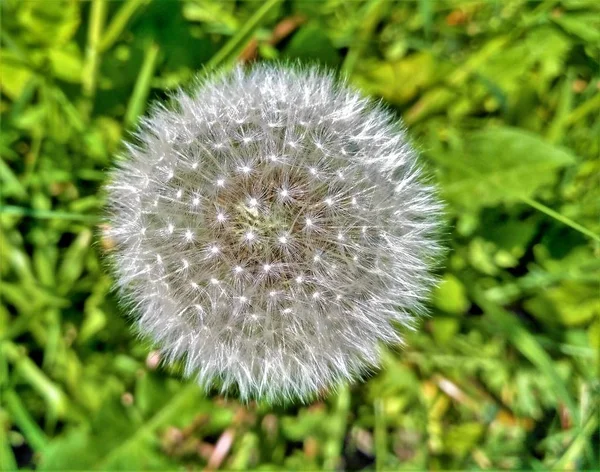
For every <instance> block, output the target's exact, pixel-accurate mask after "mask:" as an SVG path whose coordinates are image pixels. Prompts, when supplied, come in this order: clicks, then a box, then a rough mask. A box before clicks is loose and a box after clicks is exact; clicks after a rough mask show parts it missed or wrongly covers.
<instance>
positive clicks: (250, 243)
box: [107, 65, 440, 400]
mask: <svg viewBox="0 0 600 472" xmlns="http://www.w3.org/2000/svg"><path fill="white" fill-rule="evenodd" d="M137 137H138V140H139V142H138V143H137V144H136V145H132V144H130V145H128V147H127V156H125V157H126V158H125V159H123V160H122V161H121V162H120V163H119V165H118V168H117V169H116V170H115V171H114V172H113V174H112V179H111V182H110V184H109V185H108V187H107V188H108V202H109V223H110V229H109V236H110V237H111V238H112V239H113V240H114V242H115V245H116V246H115V249H114V255H113V260H114V264H115V267H116V274H117V282H118V285H119V286H120V287H121V288H122V289H123V290H124V292H125V293H126V294H127V297H128V299H129V300H130V301H131V302H132V305H133V307H132V312H133V313H134V316H135V317H136V319H137V323H138V328H139V331H140V333H142V334H143V335H148V336H150V337H151V338H152V339H153V340H154V341H155V342H157V343H158V344H159V345H160V346H161V348H162V350H163V352H164V353H165V355H166V358H167V359H168V360H175V359H183V360H184V363H185V373H186V375H190V376H191V375H194V376H196V377H197V378H198V380H199V382H200V383H201V384H202V385H204V386H206V387H208V386H213V385H216V386H218V387H219V388H220V389H222V391H229V390H230V389H231V388H236V389H238V391H239V395H240V397H242V398H243V399H248V398H266V399H268V400H281V399H285V398H299V399H308V398H310V397H312V396H313V395H314V394H316V393H318V392H319V391H323V390H325V389H328V388H331V387H333V386H335V385H336V384H337V383H339V382H341V381H346V380H351V379H354V378H357V377H359V376H361V375H362V374H364V373H365V372H367V371H368V370H369V369H370V368H372V367H374V366H377V364H378V362H379V343H381V342H383V343H397V342H399V341H401V340H402V339H401V334H399V332H398V330H397V328H398V326H397V325H400V326H411V325H412V323H413V320H414V317H415V315H418V314H419V313H421V312H422V311H423V305H422V302H423V299H424V297H425V296H426V295H427V293H428V291H429V289H430V287H431V285H432V283H433V281H434V278H433V277H432V275H431V263H432V261H433V260H434V259H435V258H436V257H437V256H438V255H439V251H440V247H439V244H438V242H437V238H436V233H437V229H438V225H439V213H440V205H439V203H438V201H437V199H436V198H435V195H434V191H433V190H432V188H431V187H430V186H428V185H426V184H425V183H424V182H423V180H422V176H421V172H420V168H419V166H418V165H417V163H416V157H417V156H416V154H415V152H414V150H413V149H412V148H411V146H410V145H409V144H408V143H407V140H406V137H405V134H404V131H403V129H402V127H401V126H400V125H399V123H398V121H397V119H395V118H394V117H393V116H392V115H391V113H389V112H388V111H386V110H385V109H384V108H383V107H382V106H380V105H377V104H375V103H373V102H372V101H370V100H368V99H366V98H364V97H362V96H360V94H358V93H357V92H355V91H353V90H351V89H350V88H348V87H347V86H346V85H345V84H344V83H338V82H336V81H335V80H334V78H333V77H332V76H331V75H330V74H327V73H323V72H321V71H319V70H318V69H316V68H308V69H305V68H301V67H288V66H280V65H275V66H273V65H259V66H255V67H253V68H251V69H250V70H244V69H242V68H237V69H236V70H234V71H233V72H231V73H229V74H226V75H222V76H218V77H216V78H212V79H209V80H206V81H204V82H203V83H201V84H200V86H199V88H198V90H197V91H196V92H195V94H194V95H193V96H190V95H188V94H186V93H184V92H179V93H178V94H177V96H176V97H175V99H174V106H172V107H168V108H165V107H155V109H154V111H153V112H152V114H151V115H150V116H149V117H148V118H146V119H144V120H143V124H142V126H141V128H140V130H139V131H138V133H137Z"/></svg>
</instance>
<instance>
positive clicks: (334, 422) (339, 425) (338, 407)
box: [323, 385, 350, 470]
mask: <svg viewBox="0 0 600 472" xmlns="http://www.w3.org/2000/svg"><path fill="white" fill-rule="evenodd" d="M335 400H336V402H335V406H334V417H333V418H332V419H331V422H330V424H329V425H328V431H329V436H328V438H327V441H326V442H325V445H324V448H323V456H324V465H323V467H324V469H325V470H336V469H338V468H339V465H340V464H339V462H340V458H341V456H342V450H343V447H344V438H345V435H346V428H347V426H348V412H349V411H350V390H349V388H348V386H347V385H344V386H343V387H340V390H339V391H338V393H337V395H336V397H335Z"/></svg>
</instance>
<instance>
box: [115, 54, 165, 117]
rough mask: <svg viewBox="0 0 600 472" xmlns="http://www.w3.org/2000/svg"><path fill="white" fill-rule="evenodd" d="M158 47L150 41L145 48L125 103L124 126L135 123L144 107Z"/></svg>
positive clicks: (156, 60) (154, 67) (156, 59)
mask: <svg viewBox="0 0 600 472" xmlns="http://www.w3.org/2000/svg"><path fill="white" fill-rule="evenodd" d="M159 52H160V48H159V46H158V44H156V43H154V42H151V43H149V45H148V47H147V48H146V54H145V57H144V62H143V64H142V68H141V69H140V73H139V74H138V77H137V80H136V82H135V86H134V88H133V93H132V95H131V99H130V100H129V104H128V105H127V112H126V113H125V118H124V121H125V126H126V127H128V128H131V127H132V126H133V125H135V123H136V121H137V119H138V117H139V116H140V115H141V114H142V113H143V112H144V109H145V108H146V100H147V99H148V94H149V93H150V85H151V81H152V77H153V76H154V71H155V69H156V64H157V62H158V53H159Z"/></svg>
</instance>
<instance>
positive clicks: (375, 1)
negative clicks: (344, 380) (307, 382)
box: [0, 0, 600, 470]
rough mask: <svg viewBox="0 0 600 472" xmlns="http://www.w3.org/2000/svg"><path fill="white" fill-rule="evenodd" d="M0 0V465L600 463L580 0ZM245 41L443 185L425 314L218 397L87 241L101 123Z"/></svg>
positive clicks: (124, 120) (599, 223) (596, 137)
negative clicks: (402, 135) (391, 132)
mask: <svg viewBox="0 0 600 472" xmlns="http://www.w3.org/2000/svg"><path fill="white" fill-rule="evenodd" d="M1 8H2V12H1V13H2V16H1V18H2V28H1V34H0V39H1V44H2V55H1V58H0V67H1V74H2V76H1V81H0V91H1V101H0V113H1V120H2V121H1V124H2V127H1V134H0V136H1V140H0V157H1V159H0V184H1V202H0V205H1V206H0V256H1V261H2V263H1V264H0V276H1V283H0V297H1V303H0V352H1V353H2V355H1V356H0V394H1V400H2V401H1V408H0V422H1V425H0V426H1V427H0V465H1V468H2V470H11V469H15V468H24V469H34V468H36V469H40V470H146V469H158V470H167V469H168V470H184V469H186V468H187V469H191V470H202V469H205V468H207V467H208V469H214V468H221V469H234V470H249V469H252V470H254V469H263V470H322V469H325V470H332V469H348V470H362V469H364V470H443V469H461V470H462V469H536V470H571V469H575V470H593V469H599V468H600V459H599V457H598V448H597V444H598V443H599V442H600V435H599V432H598V428H599V424H598V413H599V411H598V408H599V407H598V398H599V394H600V378H599V374H598V371H599V363H598V359H599V350H600V341H598V340H599V339H600V298H599V297H598V294H599V288H600V262H599V259H598V256H599V255H600V245H599V240H600V236H599V235H600V219H599V216H600V178H599V176H600V159H598V157H599V154H600V100H599V97H600V73H599V71H600V61H599V58H600V33H599V31H600V7H599V6H598V3H597V2H596V1H594V0H544V1H536V2H528V1H521V0H511V1H506V2H504V1H502V2H501V1H471V0H469V1H458V0H447V1H441V0H440V1H433V0H420V1H406V2H398V1H392V0H365V1H356V0H353V1H349V0H323V1H322V2H317V1H313V0H271V1H268V2H258V1H256V2H253V1H246V2H243V1H239V2H233V1H224V2H221V1H216V0H212V1H210V0H184V1H182V2H174V1H156V0H154V1H152V0H126V1H123V2H121V1H106V0H92V1H90V2H78V1H75V0H73V1H71V0H56V1H47V2H44V1H17V0H5V1H4V2H2V4H1ZM290 19H293V20H294V24H296V25H297V27H296V28H295V29H293V30H292V31H291V32H290V33H289V34H288V35H287V36H286V37H285V38H279V39H278V40H277V41H275V42H273V41H271V35H272V34H273V31H274V29H275V27H276V25H278V24H279V23H280V22H282V21H286V20H290ZM249 47H255V48H256V55H257V60H262V61H264V60H273V59H283V60H299V61H303V62H318V63H321V64H323V65H325V66H327V67H330V68H332V69H335V70H338V71H339V72H340V73H341V74H345V75H347V76H348V77H349V80H350V82H351V83H352V84H353V85H354V86H356V87H358V88H360V89H362V90H363V91H364V93H365V94H368V95H371V96H373V97H376V98H381V99H383V100H384V101H385V102H386V103H387V104H388V106H389V107H390V109H392V110H393V111H394V112H395V113H397V115H398V117H402V118H403V119H404V120H405V122H406V123H407V126H408V128H409V132H410V135H411V136H412V137H413V140H414V143H415V145H416V146H417V147H418V148H419V149H420V151H421V154H422V157H423V163H424V165H425V167H426V168H427V170H428V171H429V172H430V173H431V175H432V178H433V179H434V180H435V181H437V182H438V183H439V186H440V194H441V196H442V197H443V198H444V200H445V201H446V202H447V232H446V235H447V236H446V240H447V241H446V242H447V245H448V246H449V248H450V251H449V254H448V257H447V260H445V261H443V263H442V264H441V267H442V269H440V273H441V275H442V283H441V285H440V287H439V288H438V289H437V290H436V292H435V294H434V296H433V298H432V300H431V303H430V309H431V316H430V317H428V318H426V319H424V320H423V321H422V323H421V324H420V326H419V329H418V330H416V331H415V332H408V333H405V334H406V339H407V342H406V346H403V347H402V348H399V347H398V348H396V347H395V346H392V347H390V348H389V349H387V350H386V351H385V353H384V366H383V368H382V369H381V371H379V372H375V373H373V375H372V377H371V378H369V379H367V380H366V381H365V382H363V383H359V384H356V385H352V386H348V387H343V388H341V389H340V390H339V391H338V392H334V393H331V394H330V395H327V396H326V397H325V398H323V400H322V401H317V402H314V403H312V404H310V405H284V406H270V405H266V404H251V405H240V404H239V403H238V402H237V401H236V400H235V399H234V398H229V399H223V398H219V397H218V396H216V395H205V394H203V393H202V392H201V391H200V390H199V389H198V387H196V386H195V385H194V384H193V382H192V383H190V382H187V381H183V380H181V378H180V376H179V375H178V372H177V370H176V369H174V368H172V369H171V368H165V367H161V366H159V367H156V365H154V363H153V362H152V359H153V356H155V354H154V353H153V351H152V349H153V347H152V346H150V345H149V343H148V342H147V341H146V340H140V339H138V338H136V336H135V335H134V333H133V330H132V327H131V325H130V322H129V319H128V318H127V316H126V312H125V311H124V309H123V307H122V306H120V305H119V303H118V301H117V299H116V297H115V295H114V293H113V292H112V291H111V284H112V278H111V275H110V273H109V272H108V271H107V268H106V264H104V262H103V260H102V259H103V252H104V250H105V249H106V247H105V245H106V241H103V240H102V238H101V234H102V231H101V227H100V222H101V213H102V207H103V194H102V191H101V188H102V184H103V182H104V180H105V178H106V175H107V170H108V169H110V167H111V165H112V164H113V163H114V161H115V159H116V157H117V156H118V154H119V152H120V149H121V146H122V144H121V143H122V139H123V138H127V137H128V136H130V133H131V131H132V130H134V129H135V123H136V122H137V120H138V118H139V117H140V116H141V115H142V114H143V113H144V112H145V111H146V110H147V108H148V106H149V104H151V103H152V102H153V101H156V100H164V99H166V98H167V97H168V96H169V94H170V93H171V91H173V90H174V89H176V88H177V87H180V86H181V87H184V88H188V87H190V86H191V84H192V83H193V80H194V77H196V76H197V75H198V74H200V75H203V74H208V73H211V72H213V71H218V70H223V69H227V68H230V67H232V66H233V65H234V64H235V63H236V62H237V61H238V60H239V57H240V55H241V54H242V53H243V52H247V51H249V49H248V48H249ZM245 57H246V56H245ZM215 446H218V447H217V448H215Z"/></svg>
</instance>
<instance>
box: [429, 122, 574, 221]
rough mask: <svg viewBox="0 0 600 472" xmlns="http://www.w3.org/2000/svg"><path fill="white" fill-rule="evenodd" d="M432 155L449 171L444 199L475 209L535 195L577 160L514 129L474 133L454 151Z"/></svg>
mask: <svg viewBox="0 0 600 472" xmlns="http://www.w3.org/2000/svg"><path fill="white" fill-rule="evenodd" d="M431 157H433V159H435V160H436V161H437V162H438V163H440V164H442V165H443V166H444V167H445V168H446V169H447V171H446V172H445V173H444V174H442V175H441V180H442V191H443V193H444V196H445V197H446V198H447V199H448V200H450V201H451V202H453V203H454V204H455V205H457V206H458V207H462V208H469V209H473V208H480V207H484V206H493V205H497V204H499V203H512V202H517V201H519V199H520V198H522V197H533V196H535V195H536V194H537V192H538V191H539V190H541V189H542V188H545V187H547V186H549V185H552V184H554V183H555V182H556V179H557V176H558V174H557V171H558V170H560V169H561V168H563V167H565V166H568V165H571V164H573V163H575V161H576V158H575V156H574V155H573V154H572V153H571V152H570V151H569V150H567V149H565V148H561V147H558V146H553V145H551V144H548V143H546V142H545V141H543V140H542V139H541V138H540V137H539V136H537V135H535V134H533V133H530V132H528V131H524V130H520V129H516V128H508V127H497V128H489V129H484V130H481V131H475V132H473V133H468V134H466V135H465V136H464V137H463V141H462V143H461V145H460V147H458V148H457V149H455V150H454V152H450V153H448V154H445V155H439V154H438V155H432V156H431Z"/></svg>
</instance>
